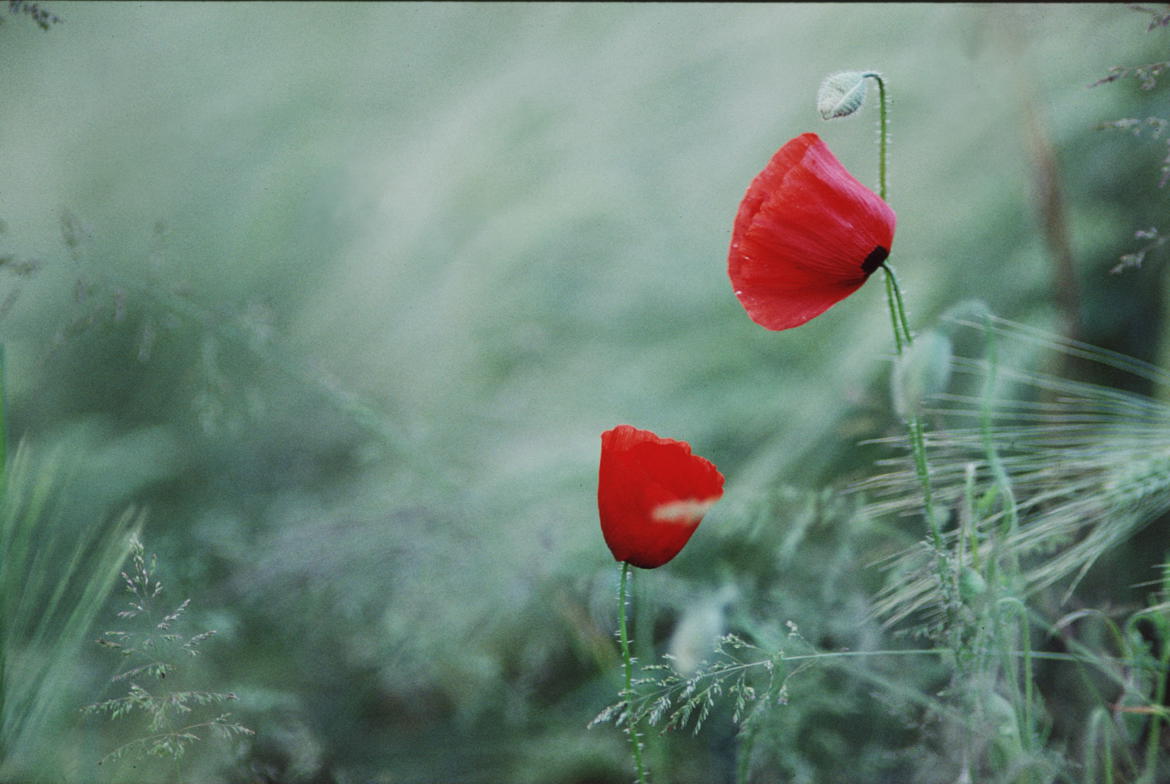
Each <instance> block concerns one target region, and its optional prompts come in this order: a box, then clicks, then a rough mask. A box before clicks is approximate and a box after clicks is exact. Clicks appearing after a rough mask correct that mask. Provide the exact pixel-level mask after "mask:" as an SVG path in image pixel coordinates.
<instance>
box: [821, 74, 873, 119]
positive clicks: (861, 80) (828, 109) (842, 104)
mask: <svg viewBox="0 0 1170 784" xmlns="http://www.w3.org/2000/svg"><path fill="white" fill-rule="evenodd" d="M868 76H870V72H868V71H841V72H840V73H835V74H833V75H832V76H829V77H828V78H826V79H825V81H823V82H821V89H820V90H818V91H817V111H819V112H820V113H821V117H823V118H825V119H826V120H832V119H833V118H835V117H847V116H849V115H851V114H853V113H854V112H855V111H857V110H858V109H860V108H861V105H862V104H863V103H865V89H866V85H865V80H866V78H867V77H868Z"/></svg>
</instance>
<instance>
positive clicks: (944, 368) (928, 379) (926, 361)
mask: <svg viewBox="0 0 1170 784" xmlns="http://www.w3.org/2000/svg"><path fill="white" fill-rule="evenodd" d="M951 356H952V352H951V341H950V340H949V339H948V338H947V337H946V336H945V335H943V334H941V333H939V332H935V331H933V330H931V331H929V332H926V333H923V334H922V335H919V336H918V337H917V338H915V340H914V343H913V344H912V345H911V346H910V347H909V348H908V349H907V350H906V352H905V353H904V354H901V355H900V356H899V357H898V358H897V359H895V360H894V372H893V373H892V374H891V375H890V392H891V397H892V398H893V399H894V411H895V412H896V413H897V414H898V416H900V417H902V418H903V419H911V418H913V417H915V416H918V415H919V414H921V413H922V404H923V401H925V400H926V399H927V398H928V397H930V396H931V395H936V394H938V393H939V392H942V391H943V390H944V389H946V386H947V382H949V381H950V379H951Z"/></svg>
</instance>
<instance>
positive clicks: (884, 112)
mask: <svg viewBox="0 0 1170 784" xmlns="http://www.w3.org/2000/svg"><path fill="white" fill-rule="evenodd" d="M865 76H867V77H869V78H870V79H873V80H874V81H875V82H877V86H878V122H879V126H878V139H879V142H878V143H879V153H878V196H881V197H882V201H886V200H887V199H886V197H887V195H888V190H889V189H888V187H887V182H886V170H887V168H888V166H887V163H888V161H889V158H890V153H889V150H890V132H889V124H890V113H889V107H888V103H887V101H886V83H885V80H883V79H882V75H881V74H879V73H876V72H875V71H869V72H867V73H866V74H865Z"/></svg>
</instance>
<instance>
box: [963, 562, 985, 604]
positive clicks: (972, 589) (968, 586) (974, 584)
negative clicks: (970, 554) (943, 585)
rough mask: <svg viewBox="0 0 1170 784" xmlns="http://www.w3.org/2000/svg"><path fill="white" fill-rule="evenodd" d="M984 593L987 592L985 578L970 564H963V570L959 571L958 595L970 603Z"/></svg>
mask: <svg viewBox="0 0 1170 784" xmlns="http://www.w3.org/2000/svg"><path fill="white" fill-rule="evenodd" d="M985 593H987V580H985V579H983V575H981V574H979V572H977V571H975V570H974V569H972V568H971V567H970V566H964V567H963V570H962V571H961V572H959V596H960V597H962V599H963V601H965V602H968V603H970V602H974V601H975V600H976V599H979V598H980V597H981V596H983V594H985Z"/></svg>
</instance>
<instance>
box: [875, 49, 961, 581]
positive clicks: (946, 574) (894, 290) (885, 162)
mask: <svg viewBox="0 0 1170 784" xmlns="http://www.w3.org/2000/svg"><path fill="white" fill-rule="evenodd" d="M866 76H867V77H869V78H871V79H873V80H874V81H875V82H877V85H878V117H879V126H878V140H879V141H878V195H879V196H881V198H882V201H888V200H889V199H888V196H889V182H888V174H887V172H888V170H889V149H890V148H889V137H890V133H889V122H890V120H889V105H888V103H889V102H888V99H887V96H886V83H885V80H884V79H882V77H881V75H880V74H877V73H874V72H869V73H866ZM882 271H883V272H884V273H885V278H886V304H887V306H888V308H889V311H890V325H891V327H892V328H893V331H894V347H895V348H896V349H897V353H898V356H902V354H904V353H905V352H906V350H908V349H909V348H910V346H912V345H913V344H914V335H913V333H911V331H910V320H909V318H908V317H907V316H906V303H905V300H903V298H902V289H901V287H900V286H899V285H898V276H897V275H896V274H894V270H893V268H892V267H891V266H890V265H889V264H887V263H884V262H883V263H882ZM906 429H907V432H908V433H909V436H910V448H911V450H912V452H913V455H914V469H915V472H916V473H917V474H918V481H919V482H920V483H921V485H922V508H923V513H924V514H925V516H926V524H927V527H928V528H929V530H930V538H931V544H932V545H933V546H934V548H935V550H936V551H937V553H938V572H939V579H940V580H941V581H942V584H943V590H944V591H948V592H949V587H950V585H951V574H950V567H949V566H948V564H947V561H946V556H945V554H944V553H943V537H942V530H941V528H939V524H938V518H937V517H936V516H935V513H934V498H933V493H932V492H931V487H930V466H929V464H928V463H927V460H926V435H925V433H924V431H923V426H922V420H921V419H920V418H919V416H918V415H917V414H912V415H911V416H910V418H909V420H908V421H907V422H906Z"/></svg>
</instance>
